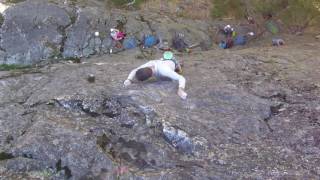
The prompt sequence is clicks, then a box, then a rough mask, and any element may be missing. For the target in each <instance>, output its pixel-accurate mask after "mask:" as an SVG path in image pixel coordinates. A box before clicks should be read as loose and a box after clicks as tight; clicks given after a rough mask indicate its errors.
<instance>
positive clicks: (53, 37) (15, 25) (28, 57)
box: [0, 1, 71, 64]
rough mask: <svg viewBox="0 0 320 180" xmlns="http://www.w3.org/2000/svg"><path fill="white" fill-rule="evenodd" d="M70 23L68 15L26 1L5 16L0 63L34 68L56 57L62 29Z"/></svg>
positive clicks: (55, 9) (56, 9)
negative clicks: (2, 54) (35, 64)
mask: <svg viewBox="0 0 320 180" xmlns="http://www.w3.org/2000/svg"><path fill="white" fill-rule="evenodd" d="M70 23H71V19H70V17H69V15H68V13H67V12H66V11H65V10H64V9H62V8H60V7H58V6H57V5H55V4H51V3H48V2H46V1H26V2H22V3H18V4H16V5H15V6H12V7H10V8H8V9H7V10H6V11H5V12H4V22H3V25H2V28H1V42H0V46H1V49H2V50H3V51H4V52H5V57H4V59H3V60H2V61H1V63H6V64H33V63H36V62H39V61H40V60H46V59H48V58H50V57H54V56H59V55H60V48H61V43H62V42H63V32H62V31H63V29H64V28H65V27H67V26H68V25H69V24H70Z"/></svg>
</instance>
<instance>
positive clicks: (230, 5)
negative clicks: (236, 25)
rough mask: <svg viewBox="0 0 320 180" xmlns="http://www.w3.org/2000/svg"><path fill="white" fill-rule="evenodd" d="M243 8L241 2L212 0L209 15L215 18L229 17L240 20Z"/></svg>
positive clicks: (239, 0)
mask: <svg viewBox="0 0 320 180" xmlns="http://www.w3.org/2000/svg"><path fill="white" fill-rule="evenodd" d="M244 8H245V4H244V3H243V2H242V0H213V9H212V11H211V15H212V16H213V17H215V18H221V17H230V16H232V17H236V18H241V17H243V16H244V13H245V10H244Z"/></svg>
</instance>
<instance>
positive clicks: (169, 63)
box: [124, 51, 187, 99]
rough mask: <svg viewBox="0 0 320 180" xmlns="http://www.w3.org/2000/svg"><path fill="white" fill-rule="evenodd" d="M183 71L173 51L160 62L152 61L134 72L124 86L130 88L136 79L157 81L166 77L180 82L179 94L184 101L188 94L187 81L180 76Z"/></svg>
mask: <svg viewBox="0 0 320 180" xmlns="http://www.w3.org/2000/svg"><path fill="white" fill-rule="evenodd" d="M181 71H182V69H181V66H180V64H179V63H178V61H177V60H176V59H175V57H174V55H173V53H172V52H171V51H166V52H164V53H163V58H161V59H159V60H151V61H149V62H147V63H145V64H143V65H141V66H139V67H138V68H135V69H134V70H132V71H131V72H130V74H129V76H128V78H127V80H125V81H124V86H129V85H130V84H131V83H132V82H133V80H134V79H136V80H138V81H145V80H147V79H149V78H151V77H155V78H156V79H161V78H163V77H165V78H169V79H171V80H174V81H178V83H179V88H178V91H177V94H178V95H179V96H180V97H181V98H182V99H186V98H187V93H186V92H185V91H184V89H185V83H186V80H185V78H184V77H183V76H182V75H180V74H178V72H181Z"/></svg>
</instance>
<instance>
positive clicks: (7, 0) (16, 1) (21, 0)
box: [6, 0, 25, 3]
mask: <svg viewBox="0 0 320 180" xmlns="http://www.w3.org/2000/svg"><path fill="white" fill-rule="evenodd" d="M23 1H25V0H6V3H19V2H23Z"/></svg>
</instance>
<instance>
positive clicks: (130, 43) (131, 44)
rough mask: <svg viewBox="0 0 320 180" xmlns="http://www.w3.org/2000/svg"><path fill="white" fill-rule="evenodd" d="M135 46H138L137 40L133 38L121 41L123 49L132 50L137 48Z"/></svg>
mask: <svg viewBox="0 0 320 180" xmlns="http://www.w3.org/2000/svg"><path fill="white" fill-rule="evenodd" d="M137 45H138V43H137V40H136V38H134V37H130V38H126V39H125V40H124V41H123V47H124V49H133V48H135V47H137Z"/></svg>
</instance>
